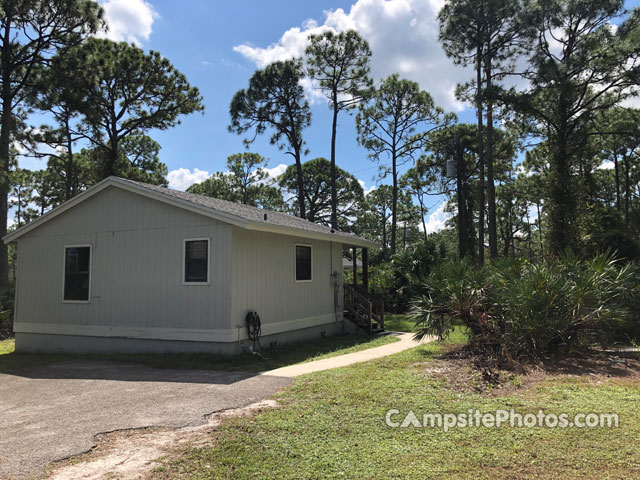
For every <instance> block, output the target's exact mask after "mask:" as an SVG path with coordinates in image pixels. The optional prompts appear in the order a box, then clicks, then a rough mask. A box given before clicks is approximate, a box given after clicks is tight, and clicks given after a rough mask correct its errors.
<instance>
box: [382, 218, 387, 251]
mask: <svg viewBox="0 0 640 480" xmlns="http://www.w3.org/2000/svg"><path fill="white" fill-rule="evenodd" d="M382 247H383V248H387V216H386V215H384V214H383V215H382Z"/></svg>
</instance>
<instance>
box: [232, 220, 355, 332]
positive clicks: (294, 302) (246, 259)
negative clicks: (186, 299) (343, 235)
mask: <svg viewBox="0 0 640 480" xmlns="http://www.w3.org/2000/svg"><path fill="white" fill-rule="evenodd" d="M296 243H301V244H306V245H312V247H313V248H312V281H311V282H308V283H307V282H299V283H298V282H296V281H295V250H294V245H295V244H296ZM232 244H233V247H232V251H233V259H232V273H231V279H232V285H233V286H232V290H231V291H232V309H231V323H232V325H234V324H235V325H240V326H242V327H244V321H245V320H244V319H245V316H246V314H247V312H248V311H249V310H255V311H257V312H258V314H259V315H260V319H261V322H262V330H263V334H265V335H269V334H272V333H279V332H282V331H286V330H293V329H299V328H307V327H310V326H314V325H321V324H326V323H333V322H336V315H335V312H336V311H337V312H338V320H339V321H341V320H342V308H341V306H342V288H339V289H338V307H337V308H335V305H334V286H333V281H332V279H331V277H330V274H331V272H332V271H337V272H338V275H337V278H338V281H339V282H342V244H341V243H335V242H327V241H319V240H309V239H304V238H299V237H293V236H287V235H278V234H272V233H265V232H257V231H250V230H243V229H240V228H236V227H234V228H233V242H232Z"/></svg>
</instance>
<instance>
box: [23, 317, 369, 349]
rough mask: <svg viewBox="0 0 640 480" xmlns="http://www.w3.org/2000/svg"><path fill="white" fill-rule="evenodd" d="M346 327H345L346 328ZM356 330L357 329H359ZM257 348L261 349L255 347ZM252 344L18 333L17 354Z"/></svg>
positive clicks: (278, 340)
mask: <svg viewBox="0 0 640 480" xmlns="http://www.w3.org/2000/svg"><path fill="white" fill-rule="evenodd" d="M343 323H344V326H343ZM353 328H354V326H353V324H351V322H348V321H345V322H332V323H327V324H324V325H318V326H315V327H309V328H303V329H299V330H291V331H288V332H281V333H277V334H273V335H266V336H262V337H260V344H261V345H262V347H263V348H264V349H268V348H272V347H275V346H279V345H283V344H287V343H292V342H298V341H304V340H308V339H312V338H319V337H324V336H327V337H328V336H334V335H338V334H341V333H351V332H353V331H354V329H353ZM356 329H357V328H356ZM256 347H257V348H258V349H259V347H258V346H257V344H256ZM252 349H253V342H250V341H249V340H241V341H239V342H197V341H179V340H156V339H142V338H126V337H92V336H83V335H53V334H41V333H21V332H17V333H16V352H24V353H35V352H42V353H61V352H64V353H212V354H223V355H233V354H237V353H242V352H243V351H251V350H252Z"/></svg>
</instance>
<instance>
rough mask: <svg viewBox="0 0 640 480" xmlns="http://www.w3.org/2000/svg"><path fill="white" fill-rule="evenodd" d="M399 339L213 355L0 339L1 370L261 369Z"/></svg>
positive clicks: (341, 339)
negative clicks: (91, 364)
mask: <svg viewBox="0 0 640 480" xmlns="http://www.w3.org/2000/svg"><path fill="white" fill-rule="evenodd" d="M396 341H398V338H396V337H393V336H382V337H371V336H368V335H341V336H337V337H327V338H318V339H314V340H307V341H304V342H296V343H290V344H286V345H282V346H278V347H275V348H271V349H269V350H266V351H265V352H264V353H263V354H261V355H252V354H248V353H246V354H240V355H212V354H117V355H72V354H27V353H16V352H14V346H15V343H14V341H13V340H3V341H0V355H1V356H0V372H4V373H11V372H15V371H18V370H21V369H25V368H31V367H37V366H41V365H48V364H52V363H59V362H63V361H82V360H111V361H117V362H129V363H142V364H145V365H148V366H151V367H155V368H180V369H199V370H231V371H243V372H261V371H264V370H271V369H274V368H279V367H283V366H286V365H293V364H296V363H303V362H310V361H313V360H320V359H322V358H329V357H333V356H336V355H343V354H345V353H352V352H357V351H360V350H365V349H367V348H373V347H379V346H381V345H386V344H387V343H393V342H396Z"/></svg>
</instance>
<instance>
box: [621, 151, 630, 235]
mask: <svg viewBox="0 0 640 480" xmlns="http://www.w3.org/2000/svg"><path fill="white" fill-rule="evenodd" d="M622 161H623V163H624V224H625V228H626V231H627V235H629V205H630V202H631V181H630V178H629V170H630V169H631V167H630V165H629V157H628V156H627V155H624V156H623V157H622Z"/></svg>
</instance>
